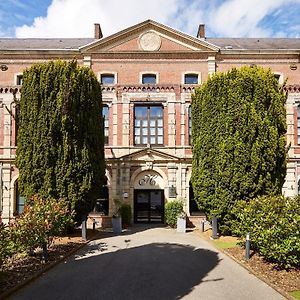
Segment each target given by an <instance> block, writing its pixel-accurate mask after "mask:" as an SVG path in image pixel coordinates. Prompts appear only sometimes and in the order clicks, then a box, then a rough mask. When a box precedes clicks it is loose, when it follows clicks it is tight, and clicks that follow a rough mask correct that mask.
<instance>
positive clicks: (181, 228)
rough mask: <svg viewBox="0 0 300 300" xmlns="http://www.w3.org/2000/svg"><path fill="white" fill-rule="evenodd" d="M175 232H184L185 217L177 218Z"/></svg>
mask: <svg viewBox="0 0 300 300" xmlns="http://www.w3.org/2000/svg"><path fill="white" fill-rule="evenodd" d="M177 232H182V233H185V232H186V218H177Z"/></svg>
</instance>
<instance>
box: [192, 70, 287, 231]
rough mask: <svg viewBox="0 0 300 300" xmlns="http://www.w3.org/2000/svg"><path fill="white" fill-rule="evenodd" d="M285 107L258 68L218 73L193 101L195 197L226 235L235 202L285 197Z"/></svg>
mask: <svg viewBox="0 0 300 300" xmlns="http://www.w3.org/2000/svg"><path fill="white" fill-rule="evenodd" d="M285 101H286V95H285V94H284V93H283V91H282V87H280V86H279V85H278V82H277V80H276V78H275V77H274V75H273V74H272V72H271V71H270V70H264V69H263V68H259V67H243V68H241V69H240V70H237V69H232V70H231V71H229V72H228V73H217V74H216V75H214V76H213V77H212V78H209V79H208V81H207V83H205V84H204V85H203V86H202V87H201V88H200V89H198V90H197V91H196V92H195V94H194V95H193V97H192V124H193V129H192V136H193V170H192V185H193V189H194V194H195V197H196V201H197V203H198V205H199V208H200V209H202V210H203V211H204V212H205V213H206V214H207V215H208V216H212V215H215V216H217V217H218V218H219V220H220V222H221V224H222V226H221V229H222V230H223V232H226V231H227V232H228V231H230V220H231V219H232V218H234V216H232V214H231V209H232V206H233V205H234V203H235V202H236V201H237V200H239V199H242V200H248V199H251V198H255V197H257V196H260V195H266V194H279V193H281V189H282V186H283V182H284V179H285V175H286V154H287V151H286V142H285V137H284V135H285V132H286V111H285Z"/></svg>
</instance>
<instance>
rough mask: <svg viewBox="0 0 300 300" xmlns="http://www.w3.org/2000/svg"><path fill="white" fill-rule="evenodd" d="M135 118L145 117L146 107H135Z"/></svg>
mask: <svg viewBox="0 0 300 300" xmlns="http://www.w3.org/2000/svg"><path fill="white" fill-rule="evenodd" d="M135 116H136V117H146V116H147V107H146V106H136V107H135Z"/></svg>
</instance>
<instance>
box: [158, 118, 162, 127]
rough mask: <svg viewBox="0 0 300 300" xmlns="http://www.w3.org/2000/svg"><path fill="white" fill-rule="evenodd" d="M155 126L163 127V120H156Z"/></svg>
mask: <svg viewBox="0 0 300 300" xmlns="http://www.w3.org/2000/svg"><path fill="white" fill-rule="evenodd" d="M157 126H159V127H161V126H163V120H162V119H159V120H157Z"/></svg>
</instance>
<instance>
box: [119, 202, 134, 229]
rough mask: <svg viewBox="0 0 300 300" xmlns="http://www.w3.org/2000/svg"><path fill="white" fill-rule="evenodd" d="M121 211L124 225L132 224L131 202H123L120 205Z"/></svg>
mask: <svg viewBox="0 0 300 300" xmlns="http://www.w3.org/2000/svg"><path fill="white" fill-rule="evenodd" d="M119 212H120V215H121V218H122V225H130V224H131V217H132V213H131V206H130V204H128V203H122V204H121V205H120V208H119Z"/></svg>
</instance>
